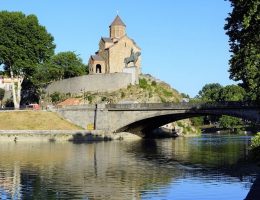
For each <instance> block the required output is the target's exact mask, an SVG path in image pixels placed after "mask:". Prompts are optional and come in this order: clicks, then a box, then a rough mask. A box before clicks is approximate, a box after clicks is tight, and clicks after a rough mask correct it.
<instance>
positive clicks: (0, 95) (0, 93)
mask: <svg viewBox="0 0 260 200" xmlns="http://www.w3.org/2000/svg"><path fill="white" fill-rule="evenodd" d="M4 96H5V89H3V88H0V101H1V106H2V101H3V99H4Z"/></svg>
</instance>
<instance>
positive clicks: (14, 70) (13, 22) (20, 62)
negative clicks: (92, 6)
mask: <svg viewBox="0 0 260 200" xmlns="http://www.w3.org/2000/svg"><path fill="white" fill-rule="evenodd" d="M53 40H54V39H53V37H52V36H51V35H50V34H49V33H48V32H47V30H46V29H45V27H44V26H41V25H40V24H39V22H38V19H37V17H36V16H35V15H28V16H26V15H25V14H23V13H21V12H8V11H2V12H0V65H1V64H3V65H4V69H5V70H6V71H7V72H8V73H9V74H10V77H11V79H12V95H13V102H14V106H15V108H19V106H20V101H21V89H22V82H23V80H24V79H30V77H31V76H32V75H33V74H34V72H35V69H36V68H37V66H38V65H39V64H41V63H43V62H45V61H46V60H48V59H49V58H50V57H51V56H52V55H53V54H54V48H55V45H54V43H53ZM15 79H16V80H17V81H15Z"/></svg>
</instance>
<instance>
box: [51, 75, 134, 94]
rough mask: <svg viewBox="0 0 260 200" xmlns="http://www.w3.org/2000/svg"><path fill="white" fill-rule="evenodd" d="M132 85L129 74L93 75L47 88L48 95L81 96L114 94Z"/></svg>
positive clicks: (68, 80) (75, 78) (63, 81)
mask: <svg viewBox="0 0 260 200" xmlns="http://www.w3.org/2000/svg"><path fill="white" fill-rule="evenodd" d="M131 83H132V75H131V74H129V73H112V74H93V75H85V76H79V77H74V78H68V79H64V80H61V81H55V82H53V83H51V84H50V85H48V86H47V88H46V91H47V93H48V94H52V93H54V92H60V93H64V94H66V93H71V94H79V93H81V94H82V93H83V92H112V91H116V90H119V89H121V88H126V87H127V86H128V85H129V84H131Z"/></svg>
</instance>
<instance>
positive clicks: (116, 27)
mask: <svg viewBox="0 0 260 200" xmlns="http://www.w3.org/2000/svg"><path fill="white" fill-rule="evenodd" d="M109 29H110V38H111V39H119V38H121V37H123V36H125V34H126V25H125V24H124V22H123V21H122V20H121V18H120V17H119V16H118V15H117V16H116V18H115V19H114V21H113V22H112V24H111V25H110V26H109Z"/></svg>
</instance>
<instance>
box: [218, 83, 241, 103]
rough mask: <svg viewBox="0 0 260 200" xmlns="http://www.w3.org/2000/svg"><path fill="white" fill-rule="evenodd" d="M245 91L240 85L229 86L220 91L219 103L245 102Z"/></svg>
mask: <svg viewBox="0 0 260 200" xmlns="http://www.w3.org/2000/svg"><path fill="white" fill-rule="evenodd" d="M245 94H246V92H245V90H244V89H243V88H242V87H240V86H238V85H227V86H225V87H222V88H220V90H219V91H218V94H217V96H218V99H217V101H243V100H244V97H245Z"/></svg>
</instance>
